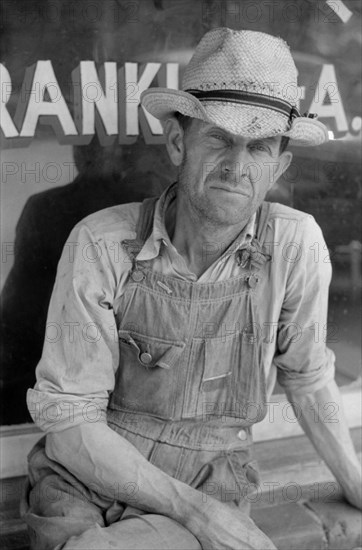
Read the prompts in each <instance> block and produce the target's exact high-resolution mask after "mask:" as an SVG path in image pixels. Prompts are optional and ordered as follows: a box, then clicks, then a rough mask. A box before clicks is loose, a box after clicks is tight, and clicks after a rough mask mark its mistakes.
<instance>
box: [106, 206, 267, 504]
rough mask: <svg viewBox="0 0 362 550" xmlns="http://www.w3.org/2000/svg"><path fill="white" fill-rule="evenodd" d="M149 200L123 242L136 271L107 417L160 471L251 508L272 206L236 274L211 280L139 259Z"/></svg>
mask: <svg viewBox="0 0 362 550" xmlns="http://www.w3.org/2000/svg"><path fill="white" fill-rule="evenodd" d="M154 203H155V201H154V200H153V199H147V200H146V201H145V202H144V203H143V205H142V208H141V215H140V219H139V222H138V227H137V238H136V239H135V240H132V241H123V243H122V244H123V246H124V248H125V250H126V252H127V256H128V258H129V261H130V262H131V264H132V268H131V270H130V273H129V278H128V281H127V284H126V288H125V292H124V294H123V295H122V297H121V299H120V301H119V303H118V305H117V309H116V310H115V315H116V318H117V326H118V335H119V345H120V365H119V369H118V371H117V376H116V384H115V388H114V391H113V394H112V395H111V398H110V401H109V406H108V414H107V420H108V423H109V425H110V427H111V428H113V429H114V430H115V431H117V432H118V433H119V434H121V435H122V436H124V437H125V438H126V439H128V440H129V441H130V442H131V443H132V444H133V445H135V446H136V447H137V448H138V449H139V451H140V452H141V453H142V454H143V455H144V456H145V457H146V458H147V459H148V460H149V461H150V462H151V463H152V464H154V465H155V466H157V467H158V468H160V469H162V470H163V471H165V472H166V473H168V474H169V475H171V476H173V477H174V478H177V479H179V480H181V481H183V482H185V483H187V484H189V485H191V486H192V487H194V488H197V489H199V490H201V491H203V492H204V493H205V498H207V496H208V495H212V496H213V497H215V498H218V499H219V500H221V501H223V502H229V503H230V504H232V503H234V504H236V505H238V506H240V507H242V508H243V510H245V511H247V510H248V508H249V504H250V502H249V501H250V499H249V498H248V495H249V493H250V492H253V489H254V490H255V485H256V484H257V483H258V473H257V470H256V465H255V461H253V460H252V455H251V443H252V439H251V431H250V426H251V425H252V424H254V423H255V422H259V421H260V420H262V419H263V418H264V416H265V414H266V404H265V403H266V387H265V386H266V383H265V375H264V368H263V358H262V346H261V340H260V338H258V336H257V334H258V330H257V328H258V300H259V299H260V297H259V296H258V281H259V280H260V278H261V277H263V266H264V264H265V262H266V261H267V260H268V257H267V255H266V254H264V253H263V247H262V244H263V239H264V235H265V230H266V226H267V219H268V212H269V203H263V205H262V206H261V207H260V209H259V212H258V223H257V227H258V230H257V235H256V238H254V239H253V241H252V243H251V245H252V246H249V247H247V248H246V249H244V250H241V251H240V250H239V251H238V252H235V253H234V254H235V261H237V262H238V263H239V266H240V274H239V275H238V276H237V277H233V278H230V279H228V280H225V281H220V282H213V283H194V282H188V281H185V280H181V279H177V278H175V277H171V276H165V275H163V274H162V273H158V272H154V271H152V268H151V260H148V261H142V262H141V261H137V259H136V258H137V254H138V253H139V251H140V250H141V248H142V246H143V244H144V242H145V240H146V238H147V237H148V236H149V234H150V232H151V229H152V219H153V210H154Z"/></svg>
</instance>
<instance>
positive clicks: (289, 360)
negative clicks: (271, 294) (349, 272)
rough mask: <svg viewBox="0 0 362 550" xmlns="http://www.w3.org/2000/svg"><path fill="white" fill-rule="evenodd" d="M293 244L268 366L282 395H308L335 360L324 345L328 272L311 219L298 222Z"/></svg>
mask: <svg viewBox="0 0 362 550" xmlns="http://www.w3.org/2000/svg"><path fill="white" fill-rule="evenodd" d="M296 242H297V243H298V253H297V256H296V258H295V259H294V260H295V261H294V262H293V266H292V268H291V270H290V274H289V277H288V281H287V288H286V293H285V299H284V302H283V305H282V310H281V314H280V319H279V324H278V340H277V352H276V355H275V357H274V364H275V366H276V367H277V377H278V382H279V383H280V385H281V386H282V387H284V389H285V390H286V392H287V393H294V394H300V393H309V392H314V391H316V390H318V389H320V388H322V387H324V386H325V385H326V384H327V383H328V382H329V381H330V380H331V379H333V378H334V359H335V358H334V353H333V352H332V350H330V349H329V348H327V346H326V339H327V312H328V289H329V284H330V280H331V275H332V269H331V263H330V259H329V254H328V249H327V246H326V244H325V241H324V238H323V235H322V231H321V229H320V227H319V226H318V225H317V223H316V222H315V220H314V218H313V217H312V216H307V217H305V218H304V219H303V220H302V221H300V223H299V227H298V231H297V235H296ZM294 244H295V243H294Z"/></svg>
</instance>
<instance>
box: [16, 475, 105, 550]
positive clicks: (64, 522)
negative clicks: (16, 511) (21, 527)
mask: <svg viewBox="0 0 362 550" xmlns="http://www.w3.org/2000/svg"><path fill="white" fill-rule="evenodd" d="M21 513H22V518H23V520H24V521H25V523H26V524H27V526H28V532H29V537H30V547H31V549H32V550H53V549H54V548H55V547H56V546H57V545H62V544H64V543H65V542H66V541H67V540H68V539H69V537H71V536H74V535H80V534H81V533H83V531H86V530H88V529H89V528H90V527H92V526H94V525H95V524H99V525H101V526H103V525H104V520H103V516H102V512H101V510H100V509H99V508H98V507H97V506H95V505H94V504H92V503H91V502H88V501H87V500H86V499H85V498H84V497H82V495H81V494H79V492H78V493H77V491H76V490H74V488H73V487H72V486H71V485H69V484H67V483H66V482H64V480H63V479H62V478H61V477H60V476H57V475H49V476H45V477H44V478H42V479H40V480H39V481H38V482H37V483H36V484H35V485H34V487H30V484H29V483H28V488H27V490H26V491H25V494H24V497H23V499H22V505H21Z"/></svg>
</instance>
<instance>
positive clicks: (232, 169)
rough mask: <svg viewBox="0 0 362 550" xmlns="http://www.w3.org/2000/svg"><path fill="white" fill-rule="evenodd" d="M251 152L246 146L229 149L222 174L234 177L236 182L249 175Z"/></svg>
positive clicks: (223, 163)
mask: <svg viewBox="0 0 362 550" xmlns="http://www.w3.org/2000/svg"><path fill="white" fill-rule="evenodd" d="M249 165H250V154H249V152H248V149H247V148H246V147H238V148H237V149H236V148H235V149H233V150H229V151H228V152H227V154H226V155H225V157H224V159H223V162H222V174H223V175H224V176H225V177H233V179H234V180H235V181H236V182H239V181H241V179H242V178H243V177H244V178H245V177H249Z"/></svg>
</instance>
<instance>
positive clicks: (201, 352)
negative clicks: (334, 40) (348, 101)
mask: <svg viewBox="0 0 362 550" xmlns="http://www.w3.org/2000/svg"><path fill="white" fill-rule="evenodd" d="M296 74H297V72H296V68H295V65H294V62H293V59H292V57H291V54H290V52H289V49H288V46H287V45H286V44H285V43H284V42H283V41H282V40H281V39H279V38H275V37H273V36H269V35H267V34H263V33H258V32H251V31H234V30H230V29H227V28H218V29H214V30H212V31H210V32H208V33H207V34H206V35H205V36H204V37H203V39H202V40H201V42H200V44H199V45H198V47H197V49H196V51H195V54H194V56H193V58H192V60H191V61H190V64H189V65H188V67H187V69H186V72H185V76H184V80H183V85H182V90H181V91H177V90H168V89H159V88H157V89H150V90H148V91H146V92H144V93H143V95H142V103H143V106H144V107H145V108H146V109H148V111H149V112H150V113H152V114H153V115H154V116H156V117H158V118H159V119H160V120H161V121H163V124H164V133H165V138H166V147H167V151H168V154H169V156H170V159H171V161H172V162H173V164H174V165H176V166H177V167H178V168H179V175H178V181H177V183H176V184H174V185H172V186H171V187H170V188H168V189H167V190H166V191H165V192H164V193H163V195H162V196H161V197H160V198H159V199H158V200H157V201H156V200H152V199H148V200H146V201H145V202H144V203H142V204H140V203H132V204H128V205H119V206H116V207H112V208H108V209H106V210H102V211H100V212H98V213H96V214H93V215H91V216H89V217H87V218H86V219H84V220H83V221H82V222H80V223H79V224H78V225H77V226H76V227H75V228H74V230H73V231H72V233H71V235H70V236H69V239H68V243H67V245H66V247H65V248H64V251H63V255H62V258H61V260H60V263H59V266H58V274H57V280H56V283H55V287H54V291H53V296H52V300H51V304H50V308H49V315H48V335H47V338H46V341H45V345H44V350H43V356H42V359H41V361H40V363H39V365H38V367H37V383H36V386H35V388H34V389H31V390H29V392H28V406H29V410H30V411H31V413H32V416H33V418H34V421H35V422H36V423H37V425H38V426H39V427H40V428H41V429H42V430H44V431H45V432H47V435H46V438H45V439H43V440H41V441H40V442H39V443H38V444H37V445H36V446H35V447H34V449H33V450H32V451H31V453H30V455H29V486H28V494H27V502H26V503H25V502H24V514H25V516H24V517H25V519H26V521H27V523H28V525H29V530H30V534H31V539H32V546H33V548H35V549H38V550H40V549H42V550H43V549H49V548H55V547H56V548H57V549H58V550H59V549H60V548H65V549H78V548H79V549H80V548H82V549H86V548H87V549H90V548H94V549H97V550H98V549H100V548H101V549H106V548H120V549H131V548H133V549H144V548H148V549H161V548H165V549H166V548H167V549H170V548H172V549H186V548H187V549H194V548H203V549H206V548H207V549H214V550H216V549H217V550H220V549H234V550H235V549H247V548H254V549H260V550H261V549H263V550H266V549H269V548H270V549H271V548H274V545H273V543H272V542H271V541H270V540H269V539H268V538H267V537H266V536H265V535H264V534H263V533H262V532H261V531H260V530H259V529H258V528H257V526H256V525H255V524H254V523H253V522H252V521H251V519H249V517H248V511H249V503H250V498H248V497H249V495H250V492H251V491H252V490H253V488H254V489H255V484H257V483H258V472H257V467H256V464H255V461H254V460H253V456H252V425H253V424H254V423H255V422H258V421H260V420H262V419H263V418H264V417H265V414H266V408H267V400H268V396H269V395H270V393H271V391H272V388H273V385H274V383H275V379H276V375H278V380H279V382H280V383H281V384H282V385H283V386H284V388H285V390H286V392H287V395H288V397H289V399H290V401H291V402H292V403H293V405H294V407H295V408H296V410H297V416H298V418H299V419H300V421H301V424H302V426H303V428H304V429H305V431H306V433H307V434H308V436H309V437H310V438H311V441H312V442H313V444H314V445H315V446H316V448H317V449H318V451H319V452H320V454H321V456H322V457H323V458H324V459H325V460H326V462H327V464H328V466H329V467H330V468H331V470H332V472H333V473H334V474H335V476H336V478H337V479H338V481H339V482H340V484H341V486H342V488H343V490H344V493H345V495H346V497H347V499H348V500H349V501H350V502H351V503H352V504H353V505H355V506H358V507H361V472H360V465H359V462H358V459H357V457H356V454H355V452H354V449H353V445H352V443H351V440H350V437H349V433H348V428H347V427H346V423H345V420H344V419H343V415H342V411H341V406H340V397H339V393H338V389H337V387H336V385H335V383H334V381H333V354H332V353H331V352H330V351H329V350H328V349H327V348H326V347H325V344H324V343H323V342H322V341H321V339H320V338H315V335H314V333H313V331H312V330H311V328H312V327H315V326H324V324H325V323H326V313H327V296H328V284H329V280H330V267H329V264H326V263H324V262H322V261H315V258H314V254H313V250H315V246H313V245H314V243H316V242H318V243H320V244H321V246H322V245H324V241H323V237H322V234H321V231H320V229H319V227H318V226H317V225H316V223H315V221H314V220H313V218H312V217H311V216H309V215H307V214H305V213H302V212H299V211H296V210H293V209H291V208H287V207H284V206H281V205H279V204H269V203H267V202H264V197H265V195H266V193H267V191H268V190H269V189H270V188H271V186H272V185H273V183H274V182H275V181H276V180H277V178H278V177H279V176H280V175H281V174H282V173H283V172H284V171H285V170H286V168H287V167H288V165H289V163H290V161H291V158H292V155H291V153H290V152H288V151H286V150H285V145H286V141H287V140H290V141H291V143H292V144H293V145H297V146H298V145H299V146H303V145H318V144H320V143H323V142H325V141H326V140H327V139H328V138H327V132H326V128H325V127H324V126H323V125H322V124H321V123H319V122H317V121H316V120H315V119H314V118H313V117H308V116H305V117H302V116H300V114H299V112H298V111H297V109H296V108H295V106H293V101H292V98H293V96H294V97H295V91H296V83H297V82H296ZM330 402H334V403H337V405H338V407H336V411H337V412H336V413H335V420H337V422H334V423H327V422H323V415H324V414H326V412H329V409H328V410H327V411H326V409H325V407H324V405H325V404H326V403H330ZM337 409H338V410H337Z"/></svg>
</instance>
